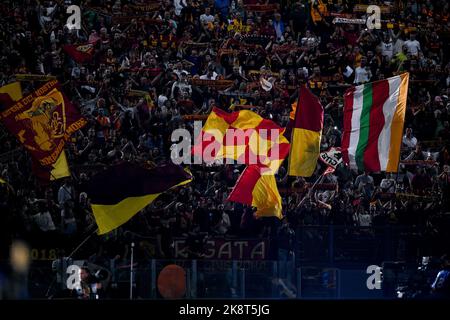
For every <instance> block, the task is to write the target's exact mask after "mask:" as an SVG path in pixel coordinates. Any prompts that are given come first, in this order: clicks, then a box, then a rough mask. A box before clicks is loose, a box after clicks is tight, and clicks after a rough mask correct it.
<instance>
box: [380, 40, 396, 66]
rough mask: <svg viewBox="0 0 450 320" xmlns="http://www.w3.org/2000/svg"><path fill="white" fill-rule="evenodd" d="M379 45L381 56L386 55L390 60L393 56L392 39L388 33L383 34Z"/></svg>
mask: <svg viewBox="0 0 450 320" xmlns="http://www.w3.org/2000/svg"><path fill="white" fill-rule="evenodd" d="M380 47H381V55H382V56H383V57H386V58H387V60H389V61H390V60H391V59H392V57H393V56H394V43H393V42H392V39H391V38H390V37H389V36H388V35H384V37H383V41H381V44H380Z"/></svg>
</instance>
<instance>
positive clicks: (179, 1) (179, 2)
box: [173, 0, 187, 16]
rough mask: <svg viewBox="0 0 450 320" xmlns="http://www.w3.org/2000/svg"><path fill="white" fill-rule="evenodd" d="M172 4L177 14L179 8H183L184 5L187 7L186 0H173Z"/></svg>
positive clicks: (179, 11) (179, 10) (178, 13)
mask: <svg viewBox="0 0 450 320" xmlns="http://www.w3.org/2000/svg"><path fill="white" fill-rule="evenodd" d="M173 5H174V7H175V14H176V15H177V16H179V15H180V14H181V10H183V8H184V7H187V3H186V0H173Z"/></svg>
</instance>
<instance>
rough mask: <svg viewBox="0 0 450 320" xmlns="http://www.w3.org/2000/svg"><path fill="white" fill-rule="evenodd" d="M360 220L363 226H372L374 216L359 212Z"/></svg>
mask: <svg viewBox="0 0 450 320" xmlns="http://www.w3.org/2000/svg"><path fill="white" fill-rule="evenodd" d="M358 220H359V225H360V226H361V227H370V225H371V224H372V217H371V216H370V214H367V213H362V214H359V216H358Z"/></svg>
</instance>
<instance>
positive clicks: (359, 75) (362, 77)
mask: <svg viewBox="0 0 450 320" xmlns="http://www.w3.org/2000/svg"><path fill="white" fill-rule="evenodd" d="M366 62H367V60H366V58H365V57H363V58H361V66H359V67H357V68H356V69H355V80H354V81H353V83H355V84H361V83H365V82H369V81H370V78H372V72H371V71H370V68H369V67H366Z"/></svg>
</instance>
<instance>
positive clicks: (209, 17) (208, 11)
mask: <svg viewBox="0 0 450 320" xmlns="http://www.w3.org/2000/svg"><path fill="white" fill-rule="evenodd" d="M200 22H201V23H202V24H204V23H210V22H211V23H212V22H214V16H213V15H212V14H211V8H209V7H206V8H205V13H204V14H202V15H201V16H200Z"/></svg>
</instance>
